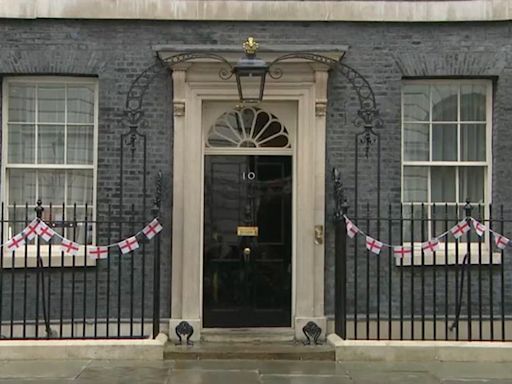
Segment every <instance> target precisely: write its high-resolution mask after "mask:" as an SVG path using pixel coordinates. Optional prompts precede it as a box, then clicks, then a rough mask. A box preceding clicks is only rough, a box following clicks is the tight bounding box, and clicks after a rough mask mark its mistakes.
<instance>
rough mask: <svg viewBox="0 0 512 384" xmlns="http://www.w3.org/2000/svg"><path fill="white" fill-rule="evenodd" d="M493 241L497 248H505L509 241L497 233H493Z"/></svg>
mask: <svg viewBox="0 0 512 384" xmlns="http://www.w3.org/2000/svg"><path fill="white" fill-rule="evenodd" d="M494 242H495V243H496V246H497V247H498V248H499V249H505V248H506V247H507V245H508V244H509V242H510V239H508V238H506V237H505V236H503V235H500V234H498V233H495V234H494Z"/></svg>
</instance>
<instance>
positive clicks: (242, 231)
mask: <svg viewBox="0 0 512 384" xmlns="http://www.w3.org/2000/svg"><path fill="white" fill-rule="evenodd" d="M236 234H237V235H238V236H258V227H246V226H245V227H243V226H239V227H237V228H236Z"/></svg>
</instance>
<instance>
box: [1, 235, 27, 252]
mask: <svg viewBox="0 0 512 384" xmlns="http://www.w3.org/2000/svg"><path fill="white" fill-rule="evenodd" d="M24 244H25V235H24V234H23V232H21V233H18V234H17V235H16V236H14V237H13V238H12V239H11V240H9V241H8V242H7V243H6V244H5V245H6V246H7V248H8V249H9V251H15V250H16V249H18V248H19V247H21V246H22V245H24Z"/></svg>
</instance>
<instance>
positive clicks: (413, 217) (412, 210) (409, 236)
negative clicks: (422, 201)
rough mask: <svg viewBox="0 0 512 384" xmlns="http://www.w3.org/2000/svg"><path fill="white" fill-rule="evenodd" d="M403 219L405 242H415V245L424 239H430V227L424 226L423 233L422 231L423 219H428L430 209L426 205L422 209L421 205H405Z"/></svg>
mask: <svg viewBox="0 0 512 384" xmlns="http://www.w3.org/2000/svg"><path fill="white" fill-rule="evenodd" d="M422 211H423V212H422ZM403 217H404V221H403V222H404V226H403V234H404V242H413V241H414V242H415V243H419V242H421V241H422V239H427V238H428V233H427V231H428V225H424V226H423V231H422V230H421V218H422V217H428V207H427V206H426V205H424V206H423V207H422V206H421V205H408V204H405V205H404V207H403ZM422 232H423V236H422Z"/></svg>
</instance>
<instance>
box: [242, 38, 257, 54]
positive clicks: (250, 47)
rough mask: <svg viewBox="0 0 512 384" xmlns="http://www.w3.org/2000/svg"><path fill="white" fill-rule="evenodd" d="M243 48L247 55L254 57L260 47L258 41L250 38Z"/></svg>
mask: <svg viewBox="0 0 512 384" xmlns="http://www.w3.org/2000/svg"><path fill="white" fill-rule="evenodd" d="M242 46H243V47H244V51H245V53H246V55H248V56H254V55H255V54H256V50H257V49H258V48H259V46H260V45H259V44H258V43H257V42H256V40H254V37H252V36H249V37H248V38H247V40H246V41H245V42H244V43H243V44H242Z"/></svg>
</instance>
